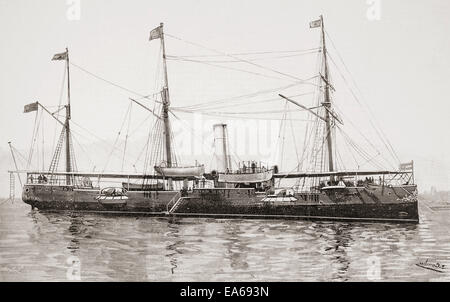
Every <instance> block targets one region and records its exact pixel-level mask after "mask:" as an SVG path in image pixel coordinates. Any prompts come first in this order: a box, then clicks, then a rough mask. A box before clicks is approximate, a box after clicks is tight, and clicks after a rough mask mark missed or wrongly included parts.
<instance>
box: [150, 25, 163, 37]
mask: <svg viewBox="0 0 450 302" xmlns="http://www.w3.org/2000/svg"><path fill="white" fill-rule="evenodd" d="M159 38H161V26H158V27H157V28H155V29H153V30H152V31H151V32H150V39H149V41H151V40H154V39H159Z"/></svg>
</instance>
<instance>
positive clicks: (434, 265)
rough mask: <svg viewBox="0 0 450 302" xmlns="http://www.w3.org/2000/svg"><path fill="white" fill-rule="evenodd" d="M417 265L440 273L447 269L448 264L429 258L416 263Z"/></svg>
mask: <svg viewBox="0 0 450 302" xmlns="http://www.w3.org/2000/svg"><path fill="white" fill-rule="evenodd" d="M416 265H417V266H419V267H422V268H426V269H429V270H432V271H435V272H439V273H444V272H445V271H446V270H447V266H446V265H445V264H441V263H439V262H431V261H429V259H427V260H425V261H421V262H419V263H416Z"/></svg>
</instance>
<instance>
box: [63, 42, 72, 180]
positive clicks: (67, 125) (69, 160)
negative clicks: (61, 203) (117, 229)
mask: <svg viewBox="0 0 450 302" xmlns="http://www.w3.org/2000/svg"><path fill="white" fill-rule="evenodd" d="M65 57H66V68H67V105H66V121H65V123H64V124H65V129H66V172H67V173H70V172H72V158H71V154H70V118H71V110H70V69H69V63H70V61H69V49H68V48H67V47H66V56H65ZM66 184H67V185H70V184H71V178H70V175H67V176H66Z"/></svg>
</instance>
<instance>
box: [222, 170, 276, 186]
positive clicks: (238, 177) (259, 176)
mask: <svg viewBox="0 0 450 302" xmlns="http://www.w3.org/2000/svg"><path fill="white" fill-rule="evenodd" d="M272 177H273V171H272V170H268V171H261V172H256V173H242V174H241V173H227V174H219V180H218V181H219V182H224V183H235V184H240V183H247V184H249V183H260V182H266V181H269V180H271V179H272Z"/></svg>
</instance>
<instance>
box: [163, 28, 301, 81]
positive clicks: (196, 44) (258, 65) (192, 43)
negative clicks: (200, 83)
mask: <svg viewBox="0 0 450 302" xmlns="http://www.w3.org/2000/svg"><path fill="white" fill-rule="evenodd" d="M166 35H167V36H169V37H171V38H173V39H176V40H179V41H182V42H184V43H187V44H191V45H194V46H197V47H200V48H204V49H207V50H209V51H212V52H215V53H218V54H221V55H224V56H227V57H230V58H233V59H235V60H238V61H240V62H244V63H247V64H250V65H253V66H255V67H258V68H261V69H264V70H268V71H271V72H274V73H276V74H279V75H283V76H285V77H288V78H290V79H294V80H297V81H301V82H304V80H303V79H300V78H298V77H296V76H293V75H290V74H287V73H284V72H281V71H278V70H275V69H272V68H269V67H266V66H263V65H260V64H256V63H253V62H250V61H248V60H245V59H241V58H239V57H236V56H235V55H231V54H226V53H224V52H221V51H218V50H216V49H212V48H209V47H205V46H202V45H200V44H198V43H194V42H190V41H187V40H183V39H181V38H178V37H176V36H173V35H170V34H167V33H166Z"/></svg>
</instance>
